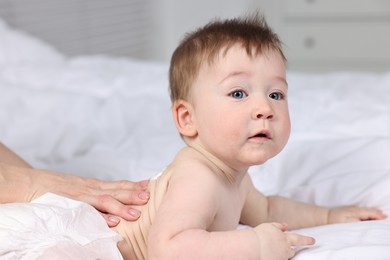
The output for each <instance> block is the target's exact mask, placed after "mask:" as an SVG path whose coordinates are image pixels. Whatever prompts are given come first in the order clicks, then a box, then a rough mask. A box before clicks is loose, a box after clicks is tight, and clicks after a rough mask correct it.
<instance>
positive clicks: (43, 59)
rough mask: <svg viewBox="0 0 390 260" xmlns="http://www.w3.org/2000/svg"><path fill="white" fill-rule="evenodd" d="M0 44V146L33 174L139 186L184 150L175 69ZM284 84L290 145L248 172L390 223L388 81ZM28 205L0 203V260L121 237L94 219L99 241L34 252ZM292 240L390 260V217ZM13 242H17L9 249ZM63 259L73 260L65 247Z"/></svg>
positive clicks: (12, 33)
mask: <svg viewBox="0 0 390 260" xmlns="http://www.w3.org/2000/svg"><path fill="white" fill-rule="evenodd" d="M0 35H1V37H0V126H1V127H0V140H1V141H2V142H3V143H5V144H6V145H8V146H9V147H11V148H12V149H13V150H15V151H16V152H17V153H19V154H20V155H22V156H23V157H24V158H25V159H26V160H27V161H29V162H30V163H31V164H32V165H33V166H34V167H37V168H47V169H53V170H56V171H60V172H66V173H73V174H78V175H81V176H87V177H96V178H102V179H107V180H118V179H129V180H142V179H147V178H150V177H152V176H154V175H155V174H156V173H157V172H159V171H160V170H161V169H163V168H164V166H166V165H167V164H168V163H169V162H170V161H171V160H172V158H173V156H174V155H175V152H176V151H177V150H178V149H179V148H180V147H182V146H183V145H184V144H183V142H182V141H181V139H180V137H179V135H178V134H177V132H176V130H175V127H174V125H173V122H172V120H171V114H170V101H169V97H168V93H167V87H168V83H167V71H168V64H165V63H159V62H146V61H139V60H135V59H129V58H113V57H107V56H78V57H72V58H70V57H66V56H65V55H63V54H62V53H60V52H58V51H57V50H56V49H55V48H53V47H52V46H50V45H48V44H47V43H45V42H43V41H41V40H39V39H37V38H35V37H34V36H31V35H27V34H25V33H23V32H21V31H17V30H15V29H12V28H10V27H9V26H7V25H6V24H5V23H4V22H2V21H0ZM287 80H288V83H289V89H290V93H289V105H290V112H291V119H292V133H291V138H290V141H289V143H288V145H287V146H286V148H285V149H284V151H283V152H282V153H281V154H279V155H278V156H277V157H275V158H273V159H272V160H270V161H269V162H268V163H266V164H264V165H261V166H256V167H253V168H251V169H250V174H251V175H252V177H253V180H254V183H255V185H256V186H257V187H258V188H259V189H260V190H262V191H263V192H264V193H265V194H276V193H278V194H281V195H285V196H289V197H292V198H295V199H298V200H301V201H305V202H310V203H316V204H319V205H323V206H329V207H337V206H343V205H350V204H357V205H361V206H369V207H379V208H381V209H382V210H383V211H384V212H386V213H387V214H389V215H390V72H389V73H369V72H349V71H343V72H337V73H336V72H334V73H327V74H305V73H297V72H293V71H288V79H287ZM35 203H36V204H37V205H40V206H42V207H44V206H45V209H42V211H41V212H43V211H45V210H49V211H48V213H47V214H46V213H44V214H46V215H45V216H48V215H50V214H55V213H53V212H55V210H54V208H58V207H61V206H63V208H66V209H70V210H71V213H72V214H73V216H74V212H75V210H76V209H77V210H78V211H77V212H78V213H77V214H78V215H77V216H82V215H83V214H84V215H86V216H87V219H89V218H88V216H89V215H88V214H92V213H91V212H93V209H91V208H90V207H88V205H85V204H83V203H77V202H74V201H70V200H68V199H65V198H61V197H60V196H55V195H52V194H48V196H46V197H44V198H42V199H40V200H38V201H36V202H35ZM29 205H30V204H27V203H21V204H6V205H2V206H0V219H1V220H0V222H1V223H0V240H1V241H2V242H1V243H0V257H3V258H8V259H19V258H22V256H23V257H27V256H29V257H33V258H35V257H39V254H38V253H37V252H40V251H39V250H41V251H42V250H43V249H42V248H44V247H45V246H46V247H48V248H52V247H54V246H55V245H58V244H59V243H60V242H61V241H62V240H61V239H63V240H65V237H66V240H67V242H66V245H67V246H70V247H71V248H73V249H74V248H77V256H81V255H82V254H83V253H84V254H86V256H88V254H89V253H91V252H92V251H91V248H95V249H96V248H97V247H98V246H97V245H102V243H100V244H98V242H99V241H100V242H101V241H106V240H107V239H108V240H110V241H114V242H115V241H117V239H118V238H117V237H115V236H113V235H112V234H111V233H109V232H108V231H107V230H106V229H105V228H106V227H105V223H104V222H103V221H102V220H101V219H96V220H94V221H95V222H94V223H97V224H96V225H97V226H99V228H102V230H100V231H99V232H100V233H99V232H98V231H96V232H94V238H91V240H88V239H87V240H86V238H83V237H81V236H82V234H80V233H88V232H91V230H89V231H88V227H87V226H83V225H81V226H79V227H80V233H75V234H73V235H72V236H70V235H69V234H67V235H63V238H61V237H56V238H55V239H54V238H50V241H51V242H50V243H46V244H45V245H43V244H42V243H41V242H42V241H38V242H39V243H41V244H39V243H38V242H37V243H36V247H34V246H31V245H35V244H34V243H33V240H34V239H35V240H42V239H43V240H45V236H40V237H39V238H37V237H36V236H29V234H33V233H31V232H33V231H34V229H37V228H38V224H37V223H38V222H36V220H35V219H34V218H35V217H36V214H34V212H31V211H30V209H29ZM10 212H11V213H13V214H16V215H17V216H18V217H19V218H21V219H22V220H23V221H22V222H23V224H24V225H23V228H24V229H23V230H22V231H23V232H26V233H25V234H24V233H23V232H22V231H21V230H20V229H18V228H13V227H15V225H16V224H15V223H17V222H12V221H8V222H7V221H6V219H7V218H8V219H11V220H15V219H16V218H15V219H13V218H12V214H11V216H10V215H9V214H10ZM302 214H304V213H302ZM92 215H93V214H92ZM64 218H65V220H64ZM80 218H81V217H80ZM15 221H16V220H15ZM61 221H62V222H61ZM99 221H100V222H99ZM64 222H66V215H59V217H57V218H56V219H55V221H54V223H53V224H52V225H54V226H53V227H54V229H57V227H58V225H60V226H61V225H65V224H64ZM68 222H69V221H68ZM12 223H14V224H15V225H12ZM28 223H30V226H28ZM78 224H80V223H78ZM81 224H82V223H81ZM27 226H28V227H27ZM11 232H13V233H11ZM28 232H30V233H28ZM37 232H38V233H39V232H40V231H37ZM296 232H299V233H301V234H306V235H311V236H314V237H315V238H316V240H317V243H316V245H315V246H311V247H303V248H297V252H298V253H297V255H296V256H295V257H294V259H296V260H304V259H311V260H312V259H316V260H322V259H324V260H329V259H354V260H356V259H390V220H382V221H366V222H359V223H347V224H336V225H327V226H321V227H315V228H308V229H302V230H297V231H296ZM15 234H19V235H18V239H15V241H12V238H13V237H15V236H16V235H15ZM41 235H42V233H41ZM44 235H45V234H44ZM46 237H47V236H46ZM23 238H24V240H23ZM27 238H29V239H30V240H29V239H27ZM93 239H95V240H93ZM99 239H100V240H99ZM48 240H49V238H48ZM92 240H93V241H95V242H91V243H90V241H92ZM97 240H99V241H98V242H96V241H97ZM3 241H7V242H8V243H5V242H3ZM11 242H12V243H11ZM14 242H15V243H17V242H20V245H18V244H15V243H14ZM11 244H12V247H11ZM26 244H29V245H30V246H29V247H27V246H24V245H26ZM103 244H105V243H103ZM7 245H8V247H7ZM113 245H114V246H112V244H111V246H112V247H111V249H110V250H111V251H110V250H109V249H108V248H109V247H107V250H101V249H102V248H101V247H99V248H100V251H98V252H99V253H101V254H104V253H107V251H110V252H111V253H112V254H111V255H110V256H107V258H109V259H115V258H118V259H120V256H119V254H118V252H115V250H116V249H115V244H113ZM72 246H73V247H72ZM64 248H65V249H64ZM61 250H62V251H60V252H62V253H63V254H64V252H68V253H69V250H66V247H62V249H61ZM74 250H76V249H74ZM94 252H95V253H96V251H94ZM57 253H58V252H57ZM91 254H92V253H91ZM59 255H61V254H59ZM57 256H58V255H57ZM89 256H91V255H89ZM101 256H102V255H100V257H101ZM70 258H71V257H70ZM103 258H104V257H103Z"/></svg>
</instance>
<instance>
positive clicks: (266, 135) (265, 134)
mask: <svg viewBox="0 0 390 260" xmlns="http://www.w3.org/2000/svg"><path fill="white" fill-rule="evenodd" d="M253 138H262V139H263V138H265V139H271V135H270V133H269V132H268V131H265V130H264V131H260V132H259V133H257V134H255V135H254V136H252V137H251V139H253Z"/></svg>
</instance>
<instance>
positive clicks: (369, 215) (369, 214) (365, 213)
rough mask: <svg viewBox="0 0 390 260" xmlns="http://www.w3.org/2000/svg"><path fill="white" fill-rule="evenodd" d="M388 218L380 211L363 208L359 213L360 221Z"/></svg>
mask: <svg viewBox="0 0 390 260" xmlns="http://www.w3.org/2000/svg"><path fill="white" fill-rule="evenodd" d="M386 217H387V215H386V214H384V213H383V212H382V211H381V210H380V209H375V208H361V209H360V212H359V219H360V220H381V219H385V218H386Z"/></svg>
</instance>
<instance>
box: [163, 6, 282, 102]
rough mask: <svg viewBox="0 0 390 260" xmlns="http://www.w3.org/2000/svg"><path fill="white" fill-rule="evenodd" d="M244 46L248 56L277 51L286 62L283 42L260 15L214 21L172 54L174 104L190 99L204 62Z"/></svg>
mask: <svg viewBox="0 0 390 260" xmlns="http://www.w3.org/2000/svg"><path fill="white" fill-rule="evenodd" d="M235 44H241V45H242V47H243V48H245V50H246V52H247V53H248V55H249V56H255V55H259V54H264V52H266V51H278V52H279V53H280V54H281V56H282V57H283V59H284V60H286V59H285V56H284V54H283V51H282V48H281V41H280V40H279V38H278V36H277V35H276V34H275V33H274V32H273V31H272V30H271V28H270V27H269V26H268V24H267V22H266V21H265V19H264V17H263V16H261V15H260V14H259V13H255V14H254V15H252V16H247V17H244V18H234V19H227V20H214V21H212V22H210V23H208V24H206V25H205V26H204V27H201V28H199V29H198V30H195V31H194V32H191V33H189V34H187V35H186V36H185V37H184V39H183V40H182V42H181V43H180V44H179V46H178V47H177V48H176V50H175V51H174V52H173V54H172V58H171V64H170V68H169V91H170V97H171V101H172V103H174V102H175V101H177V100H180V99H183V100H187V99H188V95H189V91H190V87H191V85H192V83H193V82H194V80H195V79H196V77H197V75H198V73H199V69H200V66H201V64H202V62H205V61H207V62H209V64H211V63H212V62H213V61H214V60H215V58H216V57H217V55H219V53H220V52H221V51H222V50H223V51H224V53H226V52H227V51H228V50H229V48H230V47H232V46H233V45H235Z"/></svg>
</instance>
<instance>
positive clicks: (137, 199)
mask: <svg viewBox="0 0 390 260" xmlns="http://www.w3.org/2000/svg"><path fill="white" fill-rule="evenodd" d="M147 185H148V181H141V182H131V181H102V180H98V179H92V178H83V177H79V176H76V175H70V174H60V173H56V172H53V171H47V170H37V169H32V168H25V167H16V166H11V165H9V164H4V163H0V203H10V202H29V201H32V200H33V199H35V198H38V197H39V196H41V195H43V194H45V193H47V192H52V193H55V194H58V195H62V196H65V197H68V198H71V199H74V200H79V201H83V202H86V203H88V204H90V205H92V206H93V207H95V208H96V209H97V210H99V211H100V212H101V214H102V216H103V217H104V219H105V220H106V222H107V224H108V226H110V227H112V226H116V225H117V224H118V223H119V221H120V218H119V217H121V218H123V219H126V220H130V221H133V220H136V219H138V218H139V216H140V212H139V211H138V210H137V209H134V208H132V206H131V205H143V204H145V203H147V202H148V199H149V193H148V192H147V190H146V189H147Z"/></svg>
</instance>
